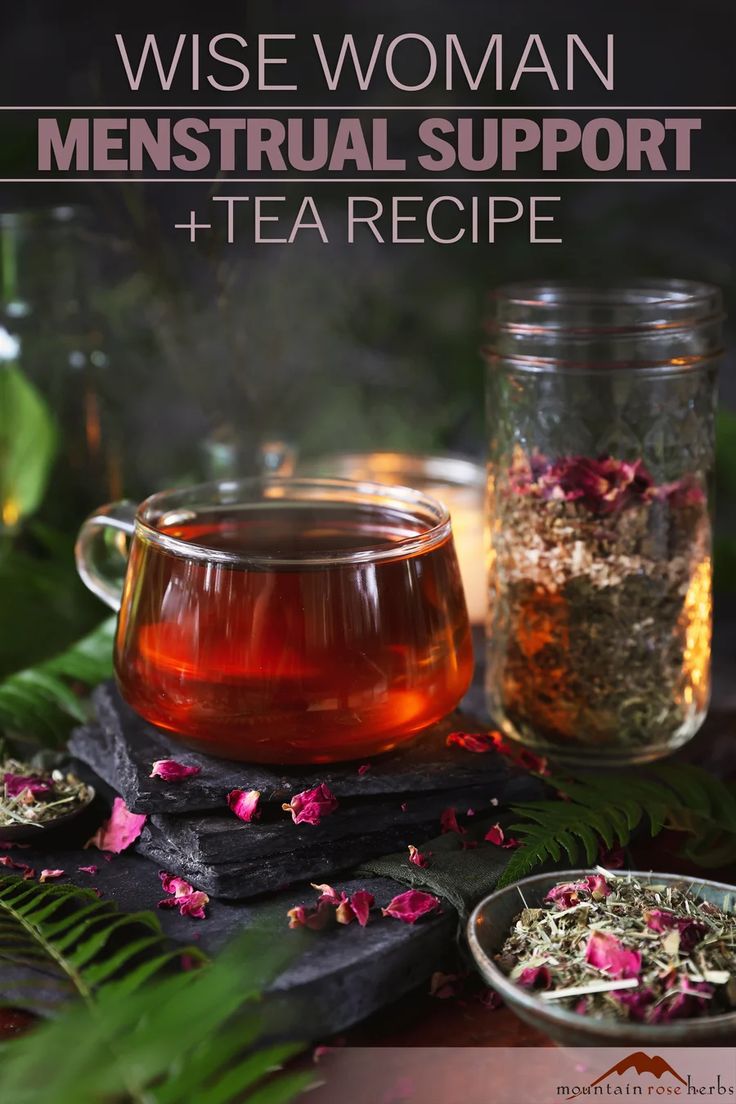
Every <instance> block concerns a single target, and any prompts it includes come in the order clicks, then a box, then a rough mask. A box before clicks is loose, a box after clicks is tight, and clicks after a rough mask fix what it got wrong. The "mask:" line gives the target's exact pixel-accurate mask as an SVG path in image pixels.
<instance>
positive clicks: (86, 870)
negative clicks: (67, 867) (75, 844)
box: [77, 863, 99, 874]
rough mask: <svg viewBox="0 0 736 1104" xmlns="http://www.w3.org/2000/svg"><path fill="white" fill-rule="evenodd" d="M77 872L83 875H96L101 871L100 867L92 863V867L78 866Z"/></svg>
mask: <svg viewBox="0 0 736 1104" xmlns="http://www.w3.org/2000/svg"><path fill="white" fill-rule="evenodd" d="M77 870H78V871H79V872H80V873H81V874H96V873H97V871H98V870H99V867H98V866H95V865H94V863H92V864H91V865H90V866H78V867H77Z"/></svg>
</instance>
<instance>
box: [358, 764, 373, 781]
mask: <svg viewBox="0 0 736 1104" xmlns="http://www.w3.org/2000/svg"><path fill="white" fill-rule="evenodd" d="M370 769H371V764H370V763H363V764H362V766H360V767H358V774H359V775H360V776H361V778H362V777H363V775H364V774H367V773H368V771H369V770H370Z"/></svg>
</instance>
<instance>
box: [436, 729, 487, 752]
mask: <svg viewBox="0 0 736 1104" xmlns="http://www.w3.org/2000/svg"><path fill="white" fill-rule="evenodd" d="M499 735H500V733H496V732H490V733H489V732H451V733H450V734H449V736H448V737H447V739H446V740H445V743H446V744H447V746H448V747H460V748H462V749H463V751H472V752H475V754H476V755H482V754H484V753H485V752H487V751H496V750H497V746H496V737H497V736H499Z"/></svg>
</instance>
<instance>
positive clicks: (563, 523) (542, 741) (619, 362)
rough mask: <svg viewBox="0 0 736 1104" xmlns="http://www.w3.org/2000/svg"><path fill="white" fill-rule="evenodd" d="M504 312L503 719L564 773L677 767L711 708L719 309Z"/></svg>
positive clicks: (521, 307)
mask: <svg viewBox="0 0 736 1104" xmlns="http://www.w3.org/2000/svg"><path fill="white" fill-rule="evenodd" d="M492 303H493V315H492V319H491V322H490V326H489V330H490V341H489V345H488V349H487V351H486V356H487V364H488V413H489V425H490V466H489V473H490V474H489V511H490V567H489V572H490V574H489V590H490V601H489V615H488V637H487V676H486V677H487V696H488V704H489V708H490V710H491V714H492V716H493V718H494V720H495V721H496V723H497V724H498V725H499V726H500V727H501V728H502V729H503V730H504V731H505V733H506V734H507V735H508V736H510V737H512V738H513V739H516V740H518V741H520V742H521V743H523V744H526V745H528V746H530V747H533V748H534V749H535V750H538V751H541V752H543V753H545V754H547V755H549V756H550V757H552V758H554V759H557V760H561V761H567V762H576V763H579V764H584V763H590V764H593V763H595V764H610V765H617V764H624V763H634V762H644V761H646V760H650V759H655V758H657V757H659V756H662V755H666V754H668V753H669V752H670V751H672V750H673V749H675V748H677V747H679V746H680V745H682V744H684V743H685V742H686V741H687V740H689V739H690V738H691V737H692V736H693V735H694V734H695V733H696V732H697V730H698V729H699V727H700V726H701V724H702V722H703V720H704V718H705V714H706V710H707V707H708V699H709V691H710V675H709V668H710V639H711V575H712V570H711V562H712V561H711V513H710V509H709V485H710V477H711V470H712V465H713V453H714V414H715V397H716V366H717V362H718V359H719V355H720V352H721V329H722V308H721V296H720V293H719V291H718V290H717V289H715V288H712V287H709V286H706V285H701V284H696V283H691V282H687V281H679V280H672V281H666V280H665V281H657V282H649V281H641V282H638V283H635V284H632V285H630V286H621V287H615V288H608V289H605V290H600V291H595V290H591V289H587V288H585V287H577V286H574V285H567V284H561V283H560V284H545V285H540V284H517V285H513V286H509V287H505V288H502V289H501V290H499V291H498V292H497V293H495V294H494V296H493V297H492Z"/></svg>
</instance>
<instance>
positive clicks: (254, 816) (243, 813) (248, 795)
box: [227, 790, 261, 824]
mask: <svg viewBox="0 0 736 1104" xmlns="http://www.w3.org/2000/svg"><path fill="white" fill-rule="evenodd" d="M260 800H261V793H260V790H231V791H230V793H229V794H228V795H227V805H228V808H229V809H230V811H231V812H232V813H235V815H236V817H239V818H240V820H244V821H245V822H246V824H249V823H250V822H251V821H252V820H258V818H259V817H260V815H261V813H260V810H259V808H258V802H259V801H260Z"/></svg>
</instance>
